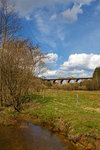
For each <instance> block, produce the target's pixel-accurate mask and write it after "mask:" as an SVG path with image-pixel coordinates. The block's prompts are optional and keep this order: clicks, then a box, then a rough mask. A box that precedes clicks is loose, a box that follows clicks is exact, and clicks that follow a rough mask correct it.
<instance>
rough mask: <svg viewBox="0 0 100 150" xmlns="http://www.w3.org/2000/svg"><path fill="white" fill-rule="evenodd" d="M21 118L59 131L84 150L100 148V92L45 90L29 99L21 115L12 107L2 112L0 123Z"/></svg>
mask: <svg viewBox="0 0 100 150" xmlns="http://www.w3.org/2000/svg"><path fill="white" fill-rule="evenodd" d="M43 93H44V94H43ZM77 95H78V97H77ZM77 98H78V99H77ZM19 119H24V120H26V121H31V122H35V123H37V124H40V125H42V126H45V127H47V128H48V129H50V130H52V131H53V132H60V133H61V134H63V135H64V136H65V137H66V138H68V139H69V140H71V141H72V142H73V143H74V144H76V145H77V146H78V147H81V148H82V149H91V150H92V149H95V148H96V149H97V150H98V149H99V148H100V92H99V91H62V90H45V91H44V92H41V93H39V92H38V93H35V94H33V95H31V96H29V97H28V100H27V102H26V103H24V104H23V110H22V111H21V112H20V113H18V112H16V111H14V110H13V108H11V107H8V108H7V107H6V108H1V109H0V124H2V125H3V124H5V125H7V124H15V123H16V121H17V120H19Z"/></svg>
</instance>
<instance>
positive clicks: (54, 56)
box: [45, 53, 58, 64]
mask: <svg viewBox="0 0 100 150" xmlns="http://www.w3.org/2000/svg"><path fill="white" fill-rule="evenodd" d="M46 57H47V58H46V59H45V62H46V63H47V64H54V63H56V62H57V60H58V55H57V54H56V53H49V54H47V55H46Z"/></svg>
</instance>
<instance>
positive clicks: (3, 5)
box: [0, 0, 21, 106]
mask: <svg viewBox="0 0 100 150" xmlns="http://www.w3.org/2000/svg"><path fill="white" fill-rule="evenodd" d="M20 29H21V25H20V21H19V18H18V16H17V15H16V13H15V12H14V7H13V6H11V5H9V0H0V101H1V106H2V104H3V102H2V101H3V100H2V84H3V83H2V77H3V74H2V70H3V68H2V67H3V59H4V51H5V45H6V43H7V42H8V41H10V40H14V39H15V37H16V34H17V32H18V31H20Z"/></svg>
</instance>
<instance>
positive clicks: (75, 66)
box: [43, 53, 100, 78]
mask: <svg viewBox="0 0 100 150" xmlns="http://www.w3.org/2000/svg"><path fill="white" fill-rule="evenodd" d="M96 67H100V55H97V54H86V53H82V54H72V55H70V56H69V58H68V60H67V61H65V62H64V63H63V64H62V65H61V66H60V67H59V69H58V70H47V71H46V72H45V73H44V74H43V75H44V76H46V77H47V78H48V77H49V78H53V77H58V76H61V77H68V76H71V75H75V76H77V77H89V76H92V73H93V71H94V69H95V68H96Z"/></svg>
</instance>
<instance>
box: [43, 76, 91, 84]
mask: <svg viewBox="0 0 100 150" xmlns="http://www.w3.org/2000/svg"><path fill="white" fill-rule="evenodd" d="M92 79H93V78H92V77H87V78H72V77H68V78H60V79H42V80H43V81H49V82H51V83H52V84H56V83H57V84H62V83H63V81H65V82H66V83H65V84H69V83H71V82H73V83H78V81H79V80H80V81H81V82H82V81H85V80H92Z"/></svg>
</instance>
